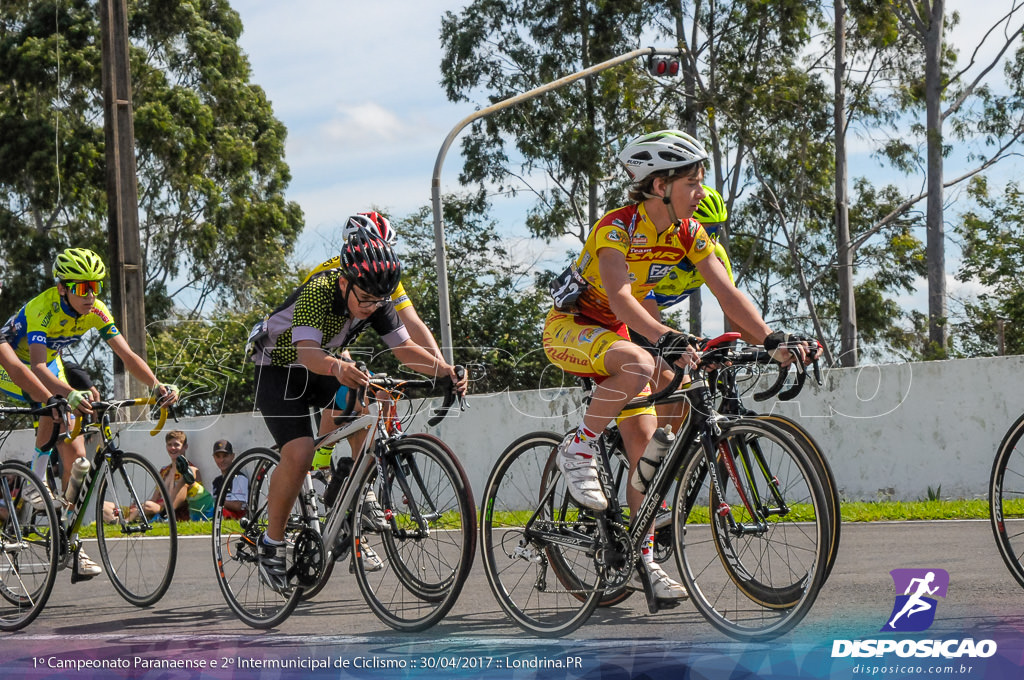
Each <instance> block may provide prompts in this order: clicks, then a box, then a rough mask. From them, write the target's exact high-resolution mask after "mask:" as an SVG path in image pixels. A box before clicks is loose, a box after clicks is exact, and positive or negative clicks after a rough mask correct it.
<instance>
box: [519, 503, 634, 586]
mask: <svg viewBox="0 0 1024 680" xmlns="http://www.w3.org/2000/svg"><path fill="white" fill-rule="evenodd" d="M544 521H545V522H546V523H548V524H550V525H551V526H552V527H560V526H566V527H568V526H574V527H578V526H580V525H583V526H590V527H592V528H596V527H597V522H596V521H595V520H589V521H581V520H576V521H573V522H567V521H557V520H544ZM608 525H609V526H610V527H611V528H612V530H613V532H612V533H613V534H614V535H615V536H617V537H619V538H620V539H621V538H623V537H624V538H625V539H626V540H620V542H621V543H624V544H625V545H626V546H628V547H629V552H628V553H627V556H626V560H625V562H624V564H626V565H628V568H626V569H625V570H621V569H620V570H617V571H619V572H620V574H624V576H622V575H620V576H619V578H616V579H615V580H614V582H613V581H612V580H611V579H605V589H607V588H609V587H611V588H618V587H621V586H622V585H623V584H624V583H625V582H626V580H627V579H628V578H629V576H630V574H631V573H632V571H633V566H632V565H634V564H636V558H637V550H636V548H635V547H634V546H633V544H632V543H631V542H630V541H629V540H628V537H629V529H628V527H626V526H625V525H624V524H621V523H619V522H613V521H611V520H609V521H608ZM539 549H540V550H545V549H544V548H539ZM605 549H606V548H602V549H601V550H605ZM597 562H598V559H597V558H596V557H595V564H596V563H597ZM544 563H545V564H546V565H547V566H550V561H548V560H547V559H545V562H544ZM601 566H602V567H603V568H604V569H605V570H606V571H607V570H609V569H611V567H609V566H608V565H606V564H601ZM552 571H554V570H553V569H552ZM555 580H556V581H557V582H558V583H561V580H559V579H558V577H557V576H555ZM545 583H546V579H545ZM544 592H546V593H566V594H569V595H586V594H589V593H591V592H593V589H592V588H590V589H587V590H570V589H564V590H548V589H547V588H546V587H545V590H544Z"/></svg>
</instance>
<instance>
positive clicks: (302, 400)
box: [256, 365, 338, 446]
mask: <svg viewBox="0 0 1024 680" xmlns="http://www.w3.org/2000/svg"><path fill="white" fill-rule="evenodd" d="M337 391H338V379H337V378H335V377H334V376H331V375H319V374H318V373H313V372H312V371H309V370H308V369H306V367H305V366H297V365H291V366H287V367H281V366H256V408H258V409H259V410H260V412H261V413H262V414H263V420H264V422H265V423H266V424H267V429H269V430H270V434H271V436H272V437H273V438H274V443H276V444H277V445H278V446H284V445H285V444H287V443H288V442H290V441H293V440H295V439H300V438H302V437H312V436H313V422H312V420H311V419H310V417H309V409H310V408H314V409H316V410H320V409H323V408H327V407H329V406H331V405H333V404H334V394H335V392H337Z"/></svg>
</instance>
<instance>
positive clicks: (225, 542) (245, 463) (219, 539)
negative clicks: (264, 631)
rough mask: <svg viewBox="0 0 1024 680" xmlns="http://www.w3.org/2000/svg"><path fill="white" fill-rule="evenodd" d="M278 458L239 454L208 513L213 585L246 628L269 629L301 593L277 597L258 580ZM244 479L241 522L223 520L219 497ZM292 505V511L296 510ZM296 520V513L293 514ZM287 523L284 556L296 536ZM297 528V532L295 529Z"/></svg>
mask: <svg viewBox="0 0 1024 680" xmlns="http://www.w3.org/2000/svg"><path fill="white" fill-rule="evenodd" d="M279 461H280V456H279V455H278V454H277V452H275V451H272V450H271V449H267V448H262V447H258V448H254V449H249V450H248V451H246V452H244V453H242V454H241V455H240V456H239V457H238V459H237V460H235V462H234V463H233V464H232V466H231V468H230V469H229V470H228V471H227V474H225V475H224V482H223V484H222V485H221V489H220V493H218V494H217V499H216V501H215V504H214V508H213V561H214V567H215V570H216V574H217V585H218V586H220V591H221V593H222V594H223V595H224V599H225V601H227V603H228V606H229V607H231V611H233V612H234V613H235V615H236V616H238V618H240V619H241V620H242V621H243V622H244V623H245V624H246V625H248V626H252V627H253V628H273V627H274V626H276V625H278V624H280V623H281V622H282V621H284V620H285V619H287V618H288V616H289V615H290V614H291V613H292V611H293V610H294V609H295V606H296V605H297V604H298V603H299V598H300V597H301V595H302V589H301V588H290V589H288V590H287V591H285V592H284V593H279V592H277V591H276V590H274V589H273V588H271V587H270V586H269V585H267V584H266V583H264V581H263V579H262V578H260V574H259V554H258V545H257V544H258V541H259V540H260V537H261V536H262V535H263V532H264V531H265V530H266V528H267V496H268V493H269V491H270V479H271V477H272V476H273V474H274V470H276V469H277V464H278V462H279ZM239 475H243V476H244V477H245V478H246V480H247V482H246V484H247V487H248V490H249V497H248V501H247V505H246V509H245V515H244V516H243V517H242V518H241V519H228V518H225V517H224V512H223V510H224V497H225V496H226V495H227V490H228V489H230V488H231V485H232V481H233V480H234V479H235V478H236V477H237V476H239ZM297 505H298V504H297V502H296V506H297ZM295 516H296V517H301V512H298V511H297V510H296V513H295ZM292 528H293V527H292V526H291V523H290V525H289V530H288V531H287V532H286V536H285V539H286V542H287V543H288V548H289V552H290V551H291V548H292V547H293V541H292V540H289V538H294V534H295V531H292ZM296 528H297V527H296Z"/></svg>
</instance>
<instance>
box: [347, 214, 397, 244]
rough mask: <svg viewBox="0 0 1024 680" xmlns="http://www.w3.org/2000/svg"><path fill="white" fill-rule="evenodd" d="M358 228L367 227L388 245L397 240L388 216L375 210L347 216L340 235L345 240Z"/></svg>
mask: <svg viewBox="0 0 1024 680" xmlns="http://www.w3.org/2000/svg"><path fill="white" fill-rule="evenodd" d="M358 229H368V230H369V231H370V233H371V234H373V235H375V236H379V237H380V238H381V240H382V241H384V243H387V244H388V245H389V246H393V245H395V242H396V241H397V240H398V234H397V233H395V230H394V229H392V228H391V223H390V222H388V218H386V217H384V216H383V215H381V214H380V213H377V212H362V213H358V214H356V215H353V216H352V217H350V218H348V222H346V223H345V228H344V229H342V230H341V236H342V238H344V239H345V240H346V241H347V240H348V237H349V235H351V234H352V232H353V231H356V230H358Z"/></svg>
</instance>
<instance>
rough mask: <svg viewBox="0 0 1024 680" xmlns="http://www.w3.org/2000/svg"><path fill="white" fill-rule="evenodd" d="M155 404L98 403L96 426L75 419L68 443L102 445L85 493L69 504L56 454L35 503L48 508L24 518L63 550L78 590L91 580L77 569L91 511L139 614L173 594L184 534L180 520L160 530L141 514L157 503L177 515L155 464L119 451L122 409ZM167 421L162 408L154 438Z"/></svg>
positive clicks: (105, 552) (105, 553)
mask: <svg viewBox="0 0 1024 680" xmlns="http://www.w3.org/2000/svg"><path fill="white" fill-rule="evenodd" d="M155 404H157V398H156V397H141V398H137V399H122V400H116V401H95V402H92V408H93V418H94V419H93V420H92V421H91V422H88V423H85V422H83V421H84V418H81V417H79V418H76V419H75V427H74V430H73V431H72V433H71V435H70V437H69V438H71V439H73V438H74V437H76V436H78V435H79V434H81V435H82V436H86V437H90V436H92V435H96V436H98V437H99V438H100V439H99V442H98V443H97V445H96V450H95V453H94V454H93V457H92V460H91V461H90V465H89V469H88V470H87V471H86V472H85V476H84V477H83V479H82V481H81V485H80V486H79V487H78V489H77V491H72V496H71V498H70V499H68V498H66V497H65V496H66V490H65V489H63V488H62V485H61V482H60V480H61V470H60V456H59V455H57V452H56V448H53V449H52V450H51V451H50V458H49V461H48V464H47V466H46V471H45V477H46V487H47V489H46V490H44V491H45V493H43V494H42V495H41V496H38V497H34V498H36V499H41V498H47V499H49V502H48V503H43V502H39V501H38V500H37V502H36V503H34V504H33V503H29V506H28V508H27V509H26V510H25V512H27V513H28V515H27V516H28V520H27V523H28V524H29V525H30V526H32V527H33V528H34V531H35V532H36V533H37V534H39V535H40V536H42V535H45V536H46V537H47V539H48V540H50V541H52V542H53V545H55V546H56V549H55V550H54V551H53V556H54V557H55V559H56V564H57V568H58V569H65V568H70V569H71V582H72V583H77V582H79V581H82V580H88V579H89V578H91V577H89V576H82V575H80V574H79V573H78V561H79V556H80V554H81V550H82V540H81V538H80V536H79V534H80V532H81V530H82V528H83V526H85V524H86V521H87V519H89V517H90V515H89V510H90V509H92V510H93V511H94V515H92V517H93V518H94V520H95V525H94V526H95V528H96V541H97V544H98V548H99V554H100V559H101V561H102V562H103V567H104V571H105V572H106V574H107V577H108V578H109V579H110V583H111V585H113V586H114V589H115V590H116V591H117V592H118V594H119V595H120V596H121V597H123V598H124V599H125V600H126V601H127V602H130V603H131V604H133V605H135V606H137V607H148V606H150V605H152V604H155V603H156V602H157V601H159V600H160V598H161V597H163V596H164V594H165V593H166V592H167V588H168V587H169V586H170V584H171V579H172V578H173V576H174V566H175V561H176V558H177V528H176V525H175V522H174V517H173V513H170V516H169V517H168V518H167V520H166V522H163V521H161V522H156V521H155V520H153V519H151V518H149V517H147V516H146V514H145V512H142V511H141V510H140V508H142V507H143V503H144V502H145V501H146V500H149V499H151V498H152V499H158V500H159V501H160V502H161V503H162V504H163V505H164V507H170V499H169V497H168V494H167V490H166V488H165V487H164V484H163V481H162V480H161V479H160V476H159V474H158V473H157V471H156V468H155V467H154V466H153V464H152V463H150V462H149V461H148V460H146V459H145V458H144V457H142V456H141V455H140V454H137V453H131V452H126V451H122V450H121V449H120V447H119V446H118V440H117V435H116V434H114V432H113V431H112V429H111V425H112V423H113V414H115V413H116V412H117V411H118V410H120V409H123V408H129V407H134V406H151V405H155ZM44 410H45V409H44ZM167 415H168V411H167V409H166V408H161V409H160V417H159V420H158V422H157V424H156V427H155V428H154V429H153V430H152V431H151V432H150V434H151V435H154V436H155V435H156V434H157V433H158V432H159V431H160V430H161V429H163V426H164V423H165V422H166V420H167ZM9 465H10V466H14V467H20V468H22V470H21V477H22V479H27V477H26V476H25V474H24V473H25V472H27V471H30V468H29V466H28V465H27V464H25V463H20V462H11V463H9ZM51 491H52V493H51ZM29 498H33V496H29ZM51 506H52V507H51ZM23 507H24V506H23ZM51 511H52V514H51ZM54 527H56V530H55V531H54ZM51 587H52V584H51Z"/></svg>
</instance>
